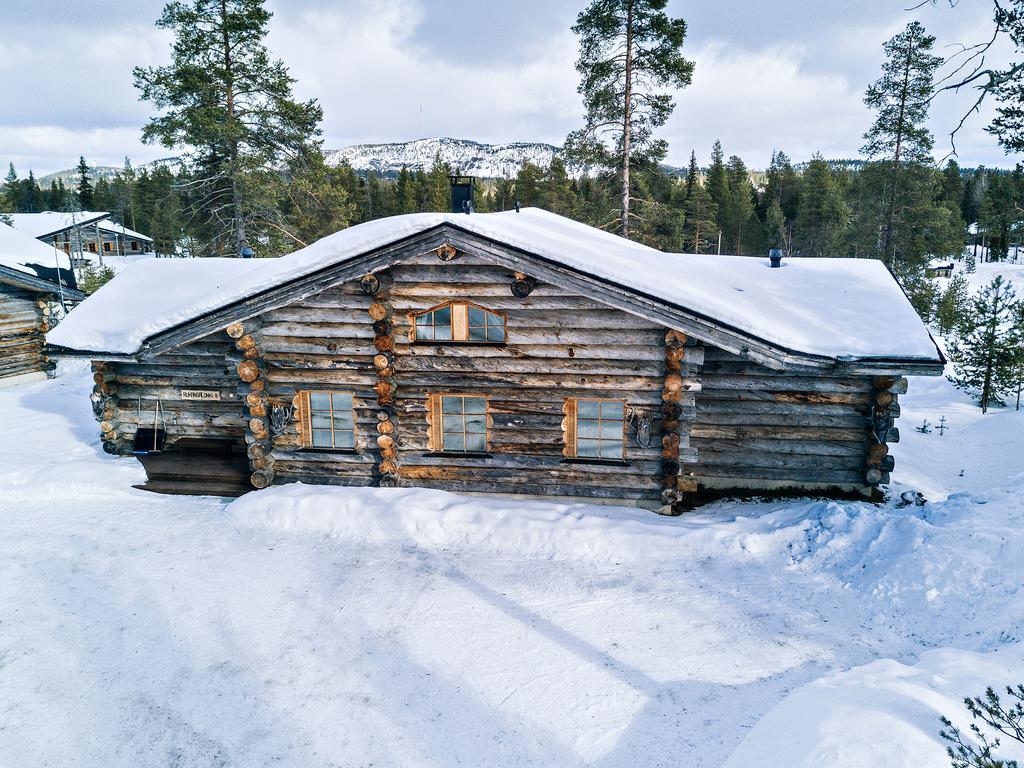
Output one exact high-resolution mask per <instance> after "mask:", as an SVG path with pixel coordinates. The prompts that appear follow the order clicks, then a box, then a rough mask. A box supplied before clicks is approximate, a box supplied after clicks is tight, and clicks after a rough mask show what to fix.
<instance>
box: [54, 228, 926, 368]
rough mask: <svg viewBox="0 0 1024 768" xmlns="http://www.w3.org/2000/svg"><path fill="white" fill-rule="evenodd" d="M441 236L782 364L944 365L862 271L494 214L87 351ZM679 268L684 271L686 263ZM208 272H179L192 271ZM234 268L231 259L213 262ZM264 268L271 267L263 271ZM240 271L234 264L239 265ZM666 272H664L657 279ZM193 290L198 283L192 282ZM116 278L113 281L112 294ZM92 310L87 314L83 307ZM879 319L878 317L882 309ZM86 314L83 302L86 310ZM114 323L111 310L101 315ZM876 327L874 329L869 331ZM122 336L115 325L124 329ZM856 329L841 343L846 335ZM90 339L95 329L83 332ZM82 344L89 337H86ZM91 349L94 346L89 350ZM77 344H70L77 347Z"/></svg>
mask: <svg viewBox="0 0 1024 768" xmlns="http://www.w3.org/2000/svg"><path fill="white" fill-rule="evenodd" d="M442 225H449V226H452V227H455V228H457V229H461V230H464V231H467V232H469V233H472V234H475V235H477V236H482V237H486V238H488V239H490V240H493V241H495V242H498V243H502V244H504V245H507V246H509V247H512V248H516V249H519V250H522V251H525V252H527V253H530V254H532V255H534V256H536V257H538V258H540V259H543V260H546V261H550V262H554V263H557V264H559V265H561V266H563V267H567V268H570V269H572V270H575V271H578V272H581V273H584V274H588V275H590V276H593V277H596V278H598V279H601V280H604V281H608V282H612V283H615V284H617V285H620V286H622V287H623V288H625V289H626V290H630V291H632V292H635V293H637V294H639V295H646V296H650V297H653V298H655V299H656V300H658V301H661V302H664V303H665V304H667V305H670V306H675V307H679V308H681V309H684V310H685V311H687V312H691V313H693V314H695V315H699V316H701V317H704V318H707V319H708V320H710V321H712V322H714V323H715V324H717V325H721V326H723V327H726V328H728V329H730V330H731V331H734V332H740V333H742V334H744V335H746V336H747V337H753V338H758V339H762V340H764V341H765V342H766V343H768V344H770V345H772V346H774V347H776V348H777V349H779V350H780V351H782V352H786V353H792V354H794V355H798V356H804V357H825V358H829V359H836V360H862V361H865V362H871V361H895V360H906V361H923V362H934V363H940V362H941V361H942V358H941V356H940V355H941V353H940V352H939V350H938V348H937V346H936V345H935V342H934V340H933V339H932V338H931V335H930V334H929V333H928V332H927V330H926V329H925V327H924V325H923V323H922V322H921V321H920V319H919V318H918V317H917V314H916V312H915V311H914V310H913V308H912V307H911V305H910V302H909V300H908V299H907V298H906V295H905V294H904V293H903V291H902V289H901V288H900V287H899V286H898V284H897V283H896V281H895V279H894V278H893V277H892V275H891V273H889V271H888V270H887V269H886V268H885V266H884V265H883V264H881V263H880V262H875V261H873V260H866V259H798V258H793V259H788V260H787V261H786V263H785V267H784V268H783V269H770V268H768V266H767V260H766V259H758V258H751V257H740V256H716V255H704V254H671V253H664V252H661V251H657V250H655V249H653V248H649V247H647V246H644V245H642V244H639V243H636V242H634V241H630V240H625V239H623V238H621V237H619V236H618V235H613V234H610V233H607V232H604V231H602V230H598V229H596V228H594V227H590V226H588V225H586V224H582V223H580V222H576V221H573V220H570V219H566V218H564V217H561V216H557V215H556V214H552V213H548V212H546V211H541V210H538V209H530V208H527V209H523V210H522V212H521V213H515V212H511V211H508V212H503V213H496V214H473V215H471V216H467V215H465V214H441V213H431V214H407V215H404V216H395V217H390V218H387V219H378V220H375V221H371V222H365V223H363V224H359V225H356V226H354V227H350V228H348V229H345V230H342V231H340V232H336V233H334V234H332V235H328V236H326V237H324V238H322V239H321V240H319V241H317V242H315V243H313V244H312V245H310V246H307V247H306V248H303V249H300V250H298V251H295V252H294V253H292V254H289V255H288V256H284V257H282V258H280V259H273V260H255V262H249V263H250V264H254V263H255V264H258V263H259V262H263V265H262V266H260V267H259V268H254V269H251V270H250V269H245V270H243V272H244V274H238V273H236V274H237V279H233V280H231V281H230V282H229V283H227V284H225V285H220V286H216V287H215V288H214V290H213V291H206V292H205V293H204V292H202V291H196V292H194V293H192V294H191V295H187V296H186V295H182V296H181V297H180V298H181V299H182V303H181V304H179V305H177V306H173V307H172V306H169V305H168V306H163V307H162V308H161V311H162V314H161V311H156V312H152V313H149V314H148V315H147V316H146V317H144V318H142V319H140V322H139V323H138V324H137V325H134V324H132V323H128V325H129V326H132V325H134V327H132V328H126V327H122V328H120V329H113V336H117V338H112V337H108V338H107V339H106V341H107V342H109V343H107V344H104V345H101V346H93V347H92V348H93V349H95V350H97V351H99V350H103V351H104V352H107V353H110V354H114V353H117V354H131V353H134V352H136V351H137V350H138V349H139V348H140V347H141V345H142V344H143V343H144V342H145V341H146V340H147V339H150V338H152V337H154V336H156V335H159V334H160V333H163V332H165V331H168V330H170V329H171V328H175V327H179V326H181V325H184V324H187V323H188V322H190V321H192V320H194V319H196V318H198V317H201V316H203V315H205V314H208V313H210V312H212V311H216V310H218V309H223V308H225V307H228V306H230V305H231V304H233V303H235V302H237V301H241V300H244V299H245V298H247V297H249V296H253V295H257V294H259V293H262V292H264V291H266V290H271V289H273V288H274V287H275V286H277V285H281V284H283V283H285V282H289V281H291V280H294V279H297V278H299V277H302V276H305V275H308V274H311V273H313V272H315V271H318V270H319V269H323V268H327V267H330V266H332V265H335V264H342V263H345V262H347V261H350V260H353V259H356V258H359V257H360V256H362V255H364V254H366V253H368V252H370V251H372V250H375V249H377V248H381V247H384V246H386V245H390V244H392V243H395V242H398V241H401V240H403V239H405V238H407V237H412V236H416V235H420V234H423V233H425V232H427V231H429V230H430V229H433V228H436V227H439V226H442ZM684 260H685V261H684ZM202 261H206V260H186V263H191V264H193V265H194V266H193V267H192V269H193V270H196V269H201V268H200V267H198V264H199V263H201V262H202ZM217 261H222V262H232V261H233V262H235V263H238V261H239V260H237V259H219V260H217ZM267 262H271V264H267ZM244 263H245V262H243V264H244ZM666 266H671V267H674V268H673V269H669V270H666ZM195 274H196V273H195V271H193V273H192V275H193V279H192V280H191V281H190V282H192V283H202V284H204V285H206V284H207V283H206V281H204V280H201V279H194V276H195ZM118 281H119V278H115V281H112V285H114V284H118ZM89 301H90V302H96V301H97V299H96V298H93V299H90V300H89ZM885 302H888V304H887V305H886V306H887V307H888V310H889V311H888V312H886V313H879V312H878V311H877V310H878V307H879V306H882V305H883V304H885ZM88 304H89V302H86V305H88ZM111 309H112V311H113V312H115V313H116V312H117V308H115V307H112V308H111ZM880 315H884V317H883V320H884V322H883V321H881V320H880V319H879V316H880ZM74 320H75V317H74V315H72V317H71V318H69V321H70V322H69V321H65V323H62V324H61V329H65V331H66V332H67V335H68V336H69V338H68V339H67V340H66V342H67V343H65V346H68V347H72V348H81V349H88V348H89V345H88V344H82V343H81V342H84V341H85V339H84V338H79V339H77V340H76V339H75V338H74V334H73V333H71V332H70V331H71V330H72V329H73V328H74V326H75V325H76V323H75V322H73V321H74ZM124 325H125V324H124V323H122V326H124ZM847 328H853V329H857V331H856V332H853V333H850V332H847V331H846V330H845V329H847ZM89 330H91V331H95V329H89ZM85 335H89V334H85ZM96 341H98V339H97V338H96V337H93V338H92V340H91V342H90V343H95V342H96ZM75 342H79V343H75Z"/></svg>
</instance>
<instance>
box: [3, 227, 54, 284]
mask: <svg viewBox="0 0 1024 768" xmlns="http://www.w3.org/2000/svg"><path fill="white" fill-rule="evenodd" d="M0 264H3V265H4V266H5V267H11V268H13V269H16V270H19V271H21V272H25V273H26V274H30V275H36V276H37V277H42V276H43V275H42V274H41V273H40V272H39V270H37V269H34V268H33V265H34V266H37V267H43V268H44V269H50V270H53V269H68V270H69V269H71V260H70V259H69V258H68V256H67V254H66V253H64V252H63V251H58V250H57V249H56V248H54V247H53V246H52V245H47V244H46V243H42V242H40V241H39V240H36V239H35V238H34V237H32V236H31V235H28V234H25V233H24V232H21V231H19V230H17V229H15V228H14V227H10V226H8V225H7V224H4V223H2V222H0Z"/></svg>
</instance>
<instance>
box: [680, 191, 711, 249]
mask: <svg viewBox="0 0 1024 768" xmlns="http://www.w3.org/2000/svg"><path fill="white" fill-rule="evenodd" d="M683 212H684V215H685V218H684V219H683V250H684V251H690V252H692V253H711V252H712V251H713V250H714V248H715V247H716V246H717V243H718V222H717V215H716V214H717V210H716V206H715V203H714V201H713V200H712V199H711V195H710V194H709V193H708V190H707V188H706V187H705V186H704V185H703V184H701V183H700V182H699V181H698V182H697V183H696V184H695V185H694V187H693V189H692V190H691V191H690V194H689V196H688V197H687V198H686V204H685V206H684V207H683Z"/></svg>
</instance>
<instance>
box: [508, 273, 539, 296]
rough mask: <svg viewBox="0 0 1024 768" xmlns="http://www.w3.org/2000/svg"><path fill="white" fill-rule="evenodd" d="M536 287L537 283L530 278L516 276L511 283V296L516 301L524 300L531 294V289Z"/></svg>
mask: <svg viewBox="0 0 1024 768" xmlns="http://www.w3.org/2000/svg"><path fill="white" fill-rule="evenodd" d="M536 287H537V281H536V280H534V279H533V278H532V277H527V276H526V275H523V276H522V277H519V276H518V275H517V276H516V279H515V280H513V281H512V295H513V296H515V297H516V298H517V299H525V298H526V297H527V296H529V295H530V294H531V293H533V289H534V288H536Z"/></svg>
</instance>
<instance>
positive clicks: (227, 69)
mask: <svg viewBox="0 0 1024 768" xmlns="http://www.w3.org/2000/svg"><path fill="white" fill-rule="evenodd" d="M270 18H271V14H270V12H269V11H268V10H267V9H266V8H265V7H264V0H175V1H174V2H170V3H168V4H167V5H166V6H165V7H164V11H163V14H162V15H161V17H160V18H159V20H158V21H157V23H156V24H157V27H158V28H160V29H167V30H171V31H172V32H173V33H174V36H175V39H174V44H173V46H172V62H171V64H170V65H168V66H164V67H150V68H141V67H137V68H136V69H135V85H136V87H137V88H138V89H139V90H140V91H141V94H142V98H144V99H146V100H148V101H151V102H152V103H153V105H154V106H155V107H156V108H157V109H158V110H160V112H161V113H160V114H159V115H157V116H155V117H153V118H152V119H151V120H150V122H149V123H148V124H147V125H146V127H145V128H144V129H143V140H144V141H146V142H159V143H160V144H162V145H163V146H165V147H168V148H185V149H186V151H185V153H184V159H185V163H186V172H185V176H186V180H185V183H186V184H188V185H189V187H190V192H189V196H188V197H189V203H190V205H191V207H192V212H191V214H192V215H193V216H201V217H202V221H201V223H202V224H203V230H204V231H203V235H204V238H205V239H206V240H207V241H208V244H209V246H211V247H210V248H209V250H210V251H212V252H214V253H224V252H227V253H232V254H234V255H237V254H238V252H239V251H240V249H241V248H242V247H243V246H244V245H246V244H249V242H250V240H251V239H252V240H255V239H257V238H258V235H259V234H261V233H262V232H261V231H260V227H259V226H258V224H257V222H258V221H259V220H260V219H261V218H265V214H264V212H263V211H262V210H260V208H259V204H258V202H257V201H258V200H261V199H265V198H264V195H263V194H262V193H261V191H260V190H259V189H255V188H254V187H255V186H256V185H258V184H260V183H262V182H265V181H267V180H268V178H269V177H268V176H267V175H266V174H265V173H264V171H265V169H267V168H269V167H273V166H279V165H281V164H283V163H285V162H295V161H296V160H297V159H299V158H302V157H305V156H307V155H308V154H309V153H311V152H313V151H316V150H317V149H318V147H319V140H318V138H317V137H318V136H319V135H320V128H319V123H320V120H321V119H322V117H323V113H322V110H321V109H320V106H319V105H318V104H317V102H316V101H315V100H310V101H305V102H300V101H296V100H295V99H294V98H293V96H292V84H293V82H294V80H293V78H292V77H290V76H289V74H288V70H287V69H286V68H285V65H284V63H283V62H281V61H279V60H277V61H274V60H271V59H270V56H269V55H268V53H267V49H266V46H265V45H264V40H265V38H266V36H267V26H268V23H269V21H270ZM251 226H252V227H256V229H257V231H256V232H250V227H251ZM250 235H255V236H257V237H250Z"/></svg>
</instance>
